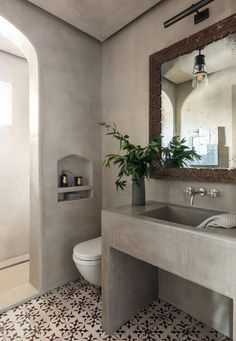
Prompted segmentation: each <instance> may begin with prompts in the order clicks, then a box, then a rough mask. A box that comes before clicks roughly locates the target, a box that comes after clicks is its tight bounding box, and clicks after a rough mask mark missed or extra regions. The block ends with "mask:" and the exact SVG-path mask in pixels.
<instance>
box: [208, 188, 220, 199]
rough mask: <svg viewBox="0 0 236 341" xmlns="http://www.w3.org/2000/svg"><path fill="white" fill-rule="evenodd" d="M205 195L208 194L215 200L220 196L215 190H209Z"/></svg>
mask: <svg viewBox="0 0 236 341" xmlns="http://www.w3.org/2000/svg"><path fill="white" fill-rule="evenodd" d="M207 194H209V195H210V197H211V198H217V197H218V196H219V195H220V191H219V190H218V189H216V188H211V189H210V192H208V193H207Z"/></svg>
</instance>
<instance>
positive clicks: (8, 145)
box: [0, 52, 30, 262]
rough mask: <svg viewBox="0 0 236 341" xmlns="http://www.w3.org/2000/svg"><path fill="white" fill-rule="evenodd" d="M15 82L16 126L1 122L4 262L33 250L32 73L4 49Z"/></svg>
mask: <svg viewBox="0 0 236 341" xmlns="http://www.w3.org/2000/svg"><path fill="white" fill-rule="evenodd" d="M0 81H2V82H7V83H10V84H11V85H12V125H10V126H6V125H0V159H1V172H0V192H1V200H0V262H1V261H4V260H7V259H10V258H14V257H17V256H20V255H24V254H27V253H29V154H30V153H29V75H28V64H27V61H26V60H25V59H22V58H19V57H16V56H14V55H11V54H8V53H4V52H0Z"/></svg>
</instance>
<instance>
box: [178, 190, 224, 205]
mask: <svg viewBox="0 0 236 341" xmlns="http://www.w3.org/2000/svg"><path fill="white" fill-rule="evenodd" d="M184 192H185V193H186V195H188V196H190V197H191V198H190V205H191V206H193V204H194V198H195V195H197V194H198V195H200V196H201V197H204V196H206V195H209V196H210V197H211V198H216V197H218V196H219V195H220V192H219V191H218V190H217V189H215V188H211V189H210V191H209V192H207V190H206V189H205V188H203V187H200V188H199V189H198V190H197V191H195V189H194V188H193V187H191V186H189V187H185V190H184Z"/></svg>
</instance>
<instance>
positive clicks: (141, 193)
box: [132, 178, 146, 206]
mask: <svg viewBox="0 0 236 341" xmlns="http://www.w3.org/2000/svg"><path fill="white" fill-rule="evenodd" d="M145 201H146V198H145V179H144V178H142V179H141V180H140V182H139V183H138V184H137V183H136V182H134V181H133V185H132V206H145Z"/></svg>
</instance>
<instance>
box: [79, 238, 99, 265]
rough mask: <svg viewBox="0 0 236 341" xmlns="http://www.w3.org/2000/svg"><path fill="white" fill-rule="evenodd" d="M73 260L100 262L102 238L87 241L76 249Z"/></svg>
mask: <svg viewBox="0 0 236 341" xmlns="http://www.w3.org/2000/svg"><path fill="white" fill-rule="evenodd" d="M73 258H74V259H78V260H80V261H98V260H101V258H102V246H101V237H98V238H94V239H90V240H87V241H85V242H83V243H79V244H77V245H76V246H75V247H74V250H73Z"/></svg>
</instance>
